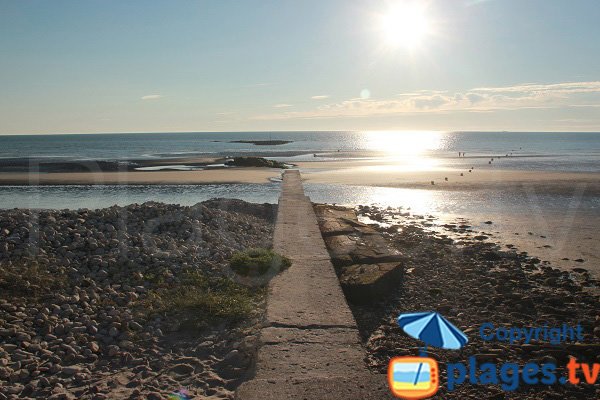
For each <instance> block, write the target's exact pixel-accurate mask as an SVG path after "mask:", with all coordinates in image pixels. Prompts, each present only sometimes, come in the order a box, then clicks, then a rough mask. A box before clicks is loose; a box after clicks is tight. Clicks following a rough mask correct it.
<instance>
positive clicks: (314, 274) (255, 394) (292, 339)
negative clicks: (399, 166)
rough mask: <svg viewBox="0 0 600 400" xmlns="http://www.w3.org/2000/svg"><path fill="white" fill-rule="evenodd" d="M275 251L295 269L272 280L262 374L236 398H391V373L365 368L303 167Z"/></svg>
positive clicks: (281, 213)
mask: <svg viewBox="0 0 600 400" xmlns="http://www.w3.org/2000/svg"><path fill="white" fill-rule="evenodd" d="M273 248H274V250H275V251H277V252H278V253H280V254H282V255H285V256H287V257H289V258H290V259H291V260H292V266H291V267H290V268H289V269H287V270H286V271H284V272H282V273H281V274H279V275H278V276H276V277H275V278H273V280H272V281H271V282H270V284H269V289H270V293H269V298H268V302H267V313H266V327H265V328H264V329H263V330H262V332H261V346H260V348H259V350H258V355H257V362H256V371H255V378H254V379H253V380H251V381H249V382H246V383H244V384H243V385H242V386H240V388H239V389H238V390H237V392H236V398H237V399H241V400H254V399H256V400H258V399H261V400H269V399H277V400H280V399H311V400H313V399H314V400H318V399H338V398H345V399H381V398H387V397H389V390H388V389H387V384H386V381H385V377H384V376H380V375H374V374H371V373H370V372H369V371H368V370H367V368H366V365H365V363H364V357H365V352H364V349H363V348H362V345H361V343H360V338H359V335H358V330H357V328H356V322H355V320H354V317H353V315H352V312H351V311H350V309H349V307H348V304H347V303H346V299H345V297H344V294H343V292H342V289H341V286H340V283H339V280H338V278H337V276H336V274H335V271H334V269H333V265H332V264H331V260H330V257H329V252H328V251H327V248H326V246H325V243H324V242H323V239H322V237H321V231H320V229H319V225H318V223H317V219H316V216H315V213H314V210H313V207H312V204H311V202H310V199H309V198H308V197H306V196H305V195H304V191H303V189H302V183H301V178H300V174H299V173H298V171H286V173H285V174H284V177H283V184H282V194H281V197H280V199H279V208H278V214H277V223H276V226H275V233H274V238H273Z"/></svg>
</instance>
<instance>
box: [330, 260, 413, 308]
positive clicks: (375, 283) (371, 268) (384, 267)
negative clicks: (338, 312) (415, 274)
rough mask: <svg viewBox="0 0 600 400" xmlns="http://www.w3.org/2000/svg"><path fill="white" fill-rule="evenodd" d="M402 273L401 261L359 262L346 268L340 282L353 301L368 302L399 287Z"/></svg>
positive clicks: (349, 298)
mask: <svg viewBox="0 0 600 400" xmlns="http://www.w3.org/2000/svg"><path fill="white" fill-rule="evenodd" d="M402 275H403V267H402V264H400V263H379V264H358V265H352V266H350V267H347V268H344V270H343V271H342V273H341V275H340V284H341V285H342V289H343V291H344V294H345V295H346V297H347V298H348V300H350V301H351V302H352V303H354V304H367V303H372V302H374V301H377V300H379V299H381V298H382V297H385V296H387V295H388V294H389V293H390V292H392V291H393V290H395V289H398V285H399V283H400V282H401V280H402Z"/></svg>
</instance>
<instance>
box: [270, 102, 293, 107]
mask: <svg viewBox="0 0 600 400" xmlns="http://www.w3.org/2000/svg"><path fill="white" fill-rule="evenodd" d="M288 107H293V106H292V105H291V104H285V103H282V104H275V105H274V106H273V108H288Z"/></svg>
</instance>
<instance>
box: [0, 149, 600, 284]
mask: <svg viewBox="0 0 600 400" xmlns="http://www.w3.org/2000/svg"><path fill="white" fill-rule="evenodd" d="M254 154H256V155H257V156H261V155H264V153H254ZM350 155H351V156H352V157H353V158H347V157H348V156H350ZM332 156H338V154H336V153H323V154H322V156H320V157H312V158H313V159H314V160H315V161H313V160H310V161H295V164H294V165H293V166H292V168H297V169H299V170H300V171H301V173H302V177H303V181H304V183H305V184H306V186H307V190H308V191H309V193H310V194H311V196H312V198H314V199H315V201H318V202H334V203H339V204H349V205H359V204H363V205H364V204H379V205H384V206H400V205H402V206H404V207H405V208H408V209H411V211H410V212H412V213H413V214H415V213H417V214H434V215H436V216H437V217H439V218H440V220H441V221H444V223H452V222H453V221H455V220H456V219H457V218H467V219H469V220H470V221H471V222H472V223H473V224H475V225H480V226H481V229H482V230H484V228H485V231H486V232H487V233H489V234H491V235H493V237H497V238H498V239H501V240H503V241H504V242H506V243H507V244H509V245H515V246H519V247H521V248H523V249H525V250H527V251H530V252H533V251H534V252H537V253H538V254H539V256H540V257H542V258H543V259H547V260H549V261H552V262H553V264H554V265H556V266H559V267H561V268H565V269H570V268H573V267H576V266H578V265H582V264H585V266H586V267H587V268H589V269H590V270H591V271H592V273H594V274H600V250H599V249H598V247H597V246H596V245H595V243H597V241H598V240H600V236H599V234H598V232H597V229H596V227H597V226H598V224H600V211H598V209H599V207H600V204H598V201H597V199H598V198H600V173H599V172H585V171H562V172H561V171H552V170H550V171H544V170H516V169H504V166H503V165H498V164H495V163H496V162H497V161H494V162H493V163H491V164H488V159H487V158H482V157H474V158H466V159H462V158H457V157H450V158H449V161H448V160H446V159H443V160H442V161H441V162H440V161H438V162H437V163H438V164H442V166H432V165H431V164H432V161H431V160H429V159H427V158H425V159H420V158H419V159H418V160H415V159H414V158H408V159H403V158H398V157H384V156H383V155H382V154H381V153H373V152H354V153H342V154H340V155H339V158H336V157H332ZM284 159H286V160H287V158H284ZM322 159H326V160H325V161H324V160H322ZM218 161H222V159H219V158H216V157H173V158H162V159H158V160H142V161H140V160H135V161H129V164H127V165H131V164H133V165H136V166H140V165H141V166H142V168H146V167H159V168H160V167H164V166H174V165H175V166H176V165H188V166H195V167H198V168H202V166H205V165H211V164H214V163H215V162H218ZM510 161H511V160H508V161H506V162H510ZM456 162H460V164H455V163H456ZM503 162H504V161H503ZM121 164H123V162H121ZM1 165H3V164H2V163H0V166H1ZM4 165H5V164H4ZM12 165H14V163H13V164H12ZM21 165H24V163H23V162H22V163H21ZM50 165H52V169H54V170H58V171H61V172H45V173H40V174H35V173H34V174H31V173H27V172H6V171H5V172H0V185H5V187H6V188H5V189H1V188H0V190H5V191H8V192H9V193H13V192H18V191H19V189H18V187H19V185H23V186H22V187H23V188H25V187H26V186H25V185H27V187H30V188H34V187H35V185H42V186H47V187H46V188H45V189H44V192H43V194H38V195H35V193H28V194H25V193H24V194H23V195H24V199H23V200H24V201H27V202H31V201H35V199H36V198H38V199H39V201H41V197H40V196H42V197H43V198H49V199H52V193H53V192H52V190H53V189H52V188H51V186H57V189H56V190H60V192H61V193H62V192H64V194H61V196H72V195H69V193H70V192H71V191H74V192H77V191H81V190H84V189H78V188H77V187H76V186H80V185H81V187H82V188H84V187H86V186H87V185H95V186H89V187H90V188H91V187H95V188H98V189H97V190H94V193H96V194H94V196H96V195H100V196H101V198H102V196H106V200H105V204H107V205H109V204H114V203H111V202H114V201H116V200H119V201H120V203H121V204H126V199H127V198H128V196H134V194H133V193H135V197H132V199H133V198H135V199H136V201H137V199H138V198H144V196H143V192H140V193H138V192H139V191H140V190H141V189H135V187H136V186H139V187H140V188H142V187H145V188H146V189H144V190H145V191H146V192H147V193H148V196H149V197H148V199H152V196H157V195H156V194H152V193H153V191H154V190H156V191H158V192H160V193H163V192H164V193H165V195H161V196H160V197H159V198H160V199H161V201H165V200H167V201H168V200H169V196H168V193H169V192H171V193H173V194H175V193H179V195H177V196H176V197H175V196H174V195H173V196H171V198H172V199H173V200H172V201H176V202H178V203H182V202H183V203H188V202H189V204H195V202H196V201H197V199H195V198H194V196H196V197H198V196H203V194H202V193H203V191H204V189H202V185H205V186H206V193H207V195H205V196H211V195H214V196H218V195H219V193H220V192H219V191H220V189H219V188H222V189H223V191H222V193H223V195H224V196H229V195H231V193H232V192H231V189H228V188H233V187H234V186H235V185H237V186H236V187H237V188H238V189H236V192H235V193H236V194H234V195H235V196H240V198H246V199H247V200H249V201H257V200H259V199H260V197H261V191H262V190H263V189H261V187H264V188H267V187H268V188H269V189H268V190H269V195H268V200H265V201H270V202H275V201H276V199H277V194H276V192H277V187H276V186H274V185H276V181H277V180H278V179H279V177H280V175H281V172H282V170H281V169H276V168H253V167H230V168H223V167H221V168H219V167H217V168H210V169H202V170H183V171H182V170H155V171H148V170H142V171H139V170H135V169H133V168H132V167H122V168H121V169H122V170H121V171H118V170H117V171H115V169H118V165H116V164H115V163H99V164H98V165H99V166H98V167H97V168H96V170H95V171H94V172H72V171H74V170H76V169H77V167H75V166H74V165H78V163H76V162H65V161H61V162H56V161H54V162H53V164H50ZM85 165H87V164H85ZM115 165H116V166H115ZM88 166H89V165H88ZM103 169H104V170H103ZM469 170H470V172H469ZM0 171H2V168H0ZM69 171H71V172H69ZM446 179H447V180H446ZM274 182H275V183H274ZM31 185H34V186H31ZM186 185H190V186H186ZM244 185H248V186H247V187H248V189H244V187H245V186H244ZM250 185H252V186H250ZM68 186H73V189H68ZM117 186H119V187H121V188H122V190H116V189H110V191H107V193H106V195H103V194H102V193H98V192H101V191H102V190H103V189H102V188H103V187H106V188H114V187H117ZM194 186H197V188H194V189H193V190H192V187H194ZM209 186H210V190H209ZM169 187H173V188H174V189H173V190H170V189H168V188H169ZM369 188H371V189H369ZM106 190H109V189H106ZM244 191H247V194H244ZM186 192H188V193H195V194H194V195H186ZM85 193H87V192H85ZM85 193H81V194H80V195H78V196H77V197H80V196H89V195H91V194H92V193H91V192H90V193H89V194H85ZM250 193H252V194H251V195H250ZM265 193H266V192H265ZM0 194H1V193H0ZM36 196H37V197H36ZM244 196H246V197H244ZM265 196H266V194H265ZM11 198H13V199H14V198H16V197H15V196H14V194H11ZM32 199H33V200H32ZM65 200H67V199H65ZM55 201H56V202H59V203H63V201H60V200H58V197H57V200H55ZM123 201H125V203H123ZM70 203H73V204H77V201H71V200H70V199H69V200H68V201H67V204H70ZM49 204H54V203H52V201H51V200H49ZM488 220H492V221H493V223H494V224H493V225H491V226H487V225H482V223H483V221H488ZM488 228H489V229H488ZM574 260H583V261H577V262H576V261H574Z"/></svg>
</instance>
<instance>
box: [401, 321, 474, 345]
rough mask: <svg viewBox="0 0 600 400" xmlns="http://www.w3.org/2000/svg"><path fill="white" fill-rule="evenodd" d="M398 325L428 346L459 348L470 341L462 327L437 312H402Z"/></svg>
mask: <svg viewBox="0 0 600 400" xmlns="http://www.w3.org/2000/svg"><path fill="white" fill-rule="evenodd" d="M398 325H400V328H402V329H403V330H404V332H406V333H407V334H408V335H410V336H412V337H413V338H415V339H419V340H421V341H423V342H425V345H426V346H432V347H439V348H442V349H451V350H458V349H460V348H461V347H463V346H464V345H466V344H467V342H468V341H469V339H468V338H467V336H466V335H465V334H464V333H463V332H462V331H461V330H460V329H458V328H457V327H455V326H454V325H452V324H451V323H450V322H449V321H448V320H447V319H446V318H444V317H442V316H441V315H440V314H438V313H437V312H420V313H408V314H401V315H400V316H399V317H398Z"/></svg>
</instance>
